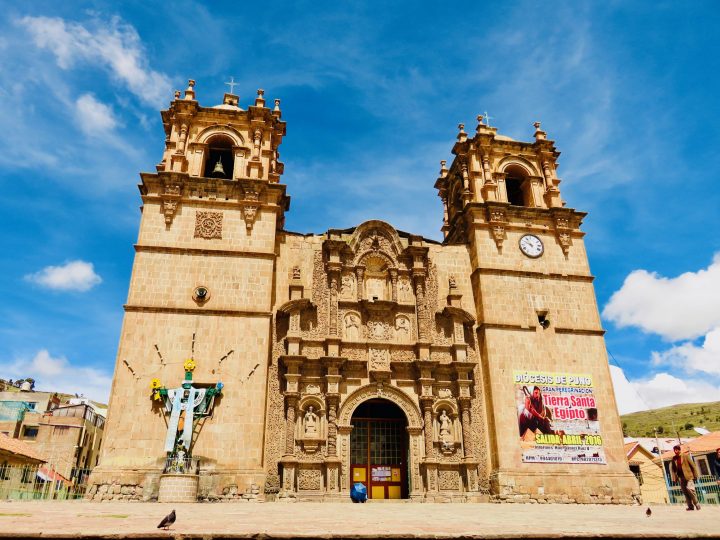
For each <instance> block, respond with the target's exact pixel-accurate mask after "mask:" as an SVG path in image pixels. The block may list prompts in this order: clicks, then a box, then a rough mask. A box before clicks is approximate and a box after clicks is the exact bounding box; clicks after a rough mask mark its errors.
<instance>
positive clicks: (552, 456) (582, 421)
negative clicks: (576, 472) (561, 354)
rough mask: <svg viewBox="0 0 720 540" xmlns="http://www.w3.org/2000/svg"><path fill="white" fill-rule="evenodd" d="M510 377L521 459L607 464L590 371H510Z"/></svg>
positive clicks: (526, 460) (535, 461)
mask: <svg viewBox="0 0 720 540" xmlns="http://www.w3.org/2000/svg"><path fill="white" fill-rule="evenodd" d="M513 381H514V387H515V402H516V404H517V413H518V431H519V434H520V446H521V448H522V460H523V462H524V463H593V464H604V463H606V461H605V450H604V448H603V440H602V435H601V434H600V422H599V421H598V405H597V401H596V399H595V394H594V390H593V380H592V377H591V376H590V375H587V374H578V373H554V372H545V371H514V372H513Z"/></svg>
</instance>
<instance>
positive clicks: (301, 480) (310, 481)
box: [298, 469, 322, 491]
mask: <svg viewBox="0 0 720 540" xmlns="http://www.w3.org/2000/svg"><path fill="white" fill-rule="evenodd" d="M321 487H322V477H321V472H320V470H318V469H300V470H299V471H298V488H299V489H300V490H301V491H316V490H319V489H320V488H321Z"/></svg>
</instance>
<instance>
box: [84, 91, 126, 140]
mask: <svg viewBox="0 0 720 540" xmlns="http://www.w3.org/2000/svg"><path fill="white" fill-rule="evenodd" d="M75 113H76V119H77V122H78V125H79V126H80V129H82V130H83V131H84V132H85V133H87V134H89V135H96V134H100V133H104V132H108V131H111V130H113V129H114V128H115V126H116V125H117V120H116V119H115V115H114V114H113V110H112V108H111V107H109V106H108V105H105V104H104V103H102V102H100V101H98V100H97V99H95V96H93V95H92V94H83V95H82V96H80V97H79V98H78V99H77V101H76V102H75Z"/></svg>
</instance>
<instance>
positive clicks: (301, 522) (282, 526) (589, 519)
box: [0, 501, 720, 539]
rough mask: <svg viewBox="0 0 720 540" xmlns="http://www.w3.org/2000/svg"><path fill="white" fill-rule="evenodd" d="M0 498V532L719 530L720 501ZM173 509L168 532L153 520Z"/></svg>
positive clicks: (548, 534) (625, 534)
mask: <svg viewBox="0 0 720 540" xmlns="http://www.w3.org/2000/svg"><path fill="white" fill-rule="evenodd" d="M651 508H652V516H651V517H649V518H648V517H646V516H645V511H646V509H647V506H642V507H640V506H596V505H569V504H568V505H559V504H557V505H555V504H429V503H428V504H422V503H406V504H403V503H368V504H351V503H305V502H299V503H294V504H288V503H205V504H201V503H197V504H160V503H132V502H103V503H90V502H84V501H46V502H41V501H38V502H34V501H30V502H24V501H13V502H5V501H4V502H0V538H17V537H26V538H27V537H35V538H61V537H64V538H88V539H89V538H136V539H140V538H151V537H155V538H163V537H164V538H206V539H220V538H258V539H260V538H263V539H272V538H283V539H289V538H306V539H309V538H327V539H330V538H368V539H369V538H394V539H401V538H408V539H409V538H413V539H422V538H433V539H443V538H454V539H469V538H478V539H480V538H488V539H499V538H597V537H604V538H720V507H718V506H705V507H703V509H702V510H701V511H699V512H698V511H694V512H687V511H686V510H685V508H684V507H683V506H651ZM173 509H175V511H176V514H177V522H176V523H175V525H174V526H173V527H172V528H171V529H170V530H169V531H163V530H159V529H157V524H158V523H159V522H160V520H161V519H162V518H163V516H165V515H166V514H168V513H169V512H170V511H171V510H173Z"/></svg>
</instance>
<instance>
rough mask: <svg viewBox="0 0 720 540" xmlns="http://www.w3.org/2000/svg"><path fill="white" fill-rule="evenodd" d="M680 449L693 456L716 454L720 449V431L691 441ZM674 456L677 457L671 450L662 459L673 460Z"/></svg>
mask: <svg viewBox="0 0 720 540" xmlns="http://www.w3.org/2000/svg"><path fill="white" fill-rule="evenodd" d="M680 448H682V450H681V452H683V453H684V452H686V451H689V452H690V454H692V455H696V454H707V453H709V452H714V451H715V450H716V449H717V448H720V431H713V432H712V433H708V434H707V435H703V436H702V437H695V438H694V439H690V440H689V441H688V442H686V443H683V444H682V445H680ZM673 455H675V454H674V452H673V451H672V450H670V451H669V452H665V453H664V454H663V455H662V458H663V459H671V458H672V457H673Z"/></svg>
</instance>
